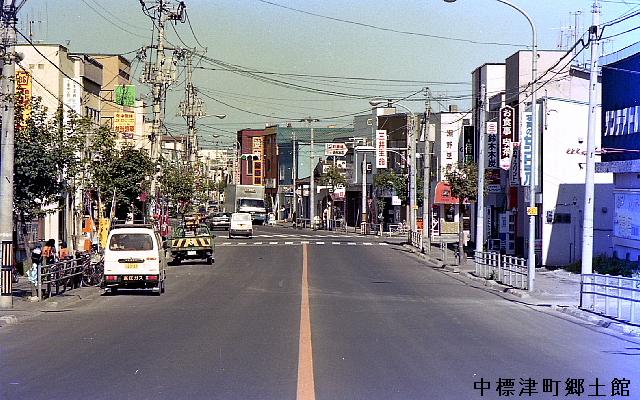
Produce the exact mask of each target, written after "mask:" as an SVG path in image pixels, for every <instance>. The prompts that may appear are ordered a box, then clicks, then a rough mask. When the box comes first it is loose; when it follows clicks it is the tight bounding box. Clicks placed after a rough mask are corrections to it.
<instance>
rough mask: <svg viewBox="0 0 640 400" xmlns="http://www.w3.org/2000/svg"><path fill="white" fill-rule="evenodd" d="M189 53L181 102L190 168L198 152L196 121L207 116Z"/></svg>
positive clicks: (187, 51) (189, 51) (180, 108)
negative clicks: (197, 87) (198, 91)
mask: <svg viewBox="0 0 640 400" xmlns="http://www.w3.org/2000/svg"><path fill="white" fill-rule="evenodd" d="M186 53H187V83H186V85H185V93H184V97H185V99H184V100H183V101H181V102H180V105H179V110H180V116H182V117H184V119H185V120H186V121H187V148H186V149H185V151H186V153H187V162H188V163H189V167H191V166H192V163H193V162H194V161H195V159H196V157H195V154H196V153H197V151H198V140H197V137H196V133H197V130H196V119H197V118H202V117H206V116H207V112H206V110H205V108H204V104H203V102H202V99H200V98H198V93H197V89H196V87H195V86H194V85H193V52H192V51H191V50H186Z"/></svg>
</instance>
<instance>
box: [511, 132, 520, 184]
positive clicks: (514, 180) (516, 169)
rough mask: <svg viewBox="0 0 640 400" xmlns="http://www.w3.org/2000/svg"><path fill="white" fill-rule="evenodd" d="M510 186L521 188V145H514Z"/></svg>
mask: <svg viewBox="0 0 640 400" xmlns="http://www.w3.org/2000/svg"><path fill="white" fill-rule="evenodd" d="M509 186H511V187H516V186H520V143H518V142H514V143H513V163H512V165H511V168H510V169H509Z"/></svg>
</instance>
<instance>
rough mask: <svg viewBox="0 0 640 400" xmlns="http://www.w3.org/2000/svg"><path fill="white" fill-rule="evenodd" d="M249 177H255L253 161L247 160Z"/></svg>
mask: <svg viewBox="0 0 640 400" xmlns="http://www.w3.org/2000/svg"><path fill="white" fill-rule="evenodd" d="M247 175H253V160H251V159H247Z"/></svg>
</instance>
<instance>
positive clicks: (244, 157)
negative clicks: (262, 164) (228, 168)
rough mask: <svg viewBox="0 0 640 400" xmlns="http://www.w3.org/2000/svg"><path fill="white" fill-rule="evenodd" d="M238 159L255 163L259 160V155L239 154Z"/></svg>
mask: <svg viewBox="0 0 640 400" xmlns="http://www.w3.org/2000/svg"><path fill="white" fill-rule="evenodd" d="M240 159H242V160H254V161H256V160H259V159H260V155H259V154H241V155H240Z"/></svg>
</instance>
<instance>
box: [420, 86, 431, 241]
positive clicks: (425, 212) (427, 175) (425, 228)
mask: <svg viewBox="0 0 640 400" xmlns="http://www.w3.org/2000/svg"><path fill="white" fill-rule="evenodd" d="M424 97H425V102H424V121H422V122H423V124H424V125H423V128H424V131H423V135H424V158H423V160H422V180H423V185H422V186H423V194H422V247H423V248H424V249H426V252H427V253H430V252H431V222H430V217H431V204H430V200H431V141H430V140H429V120H430V119H431V90H429V88H424Z"/></svg>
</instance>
